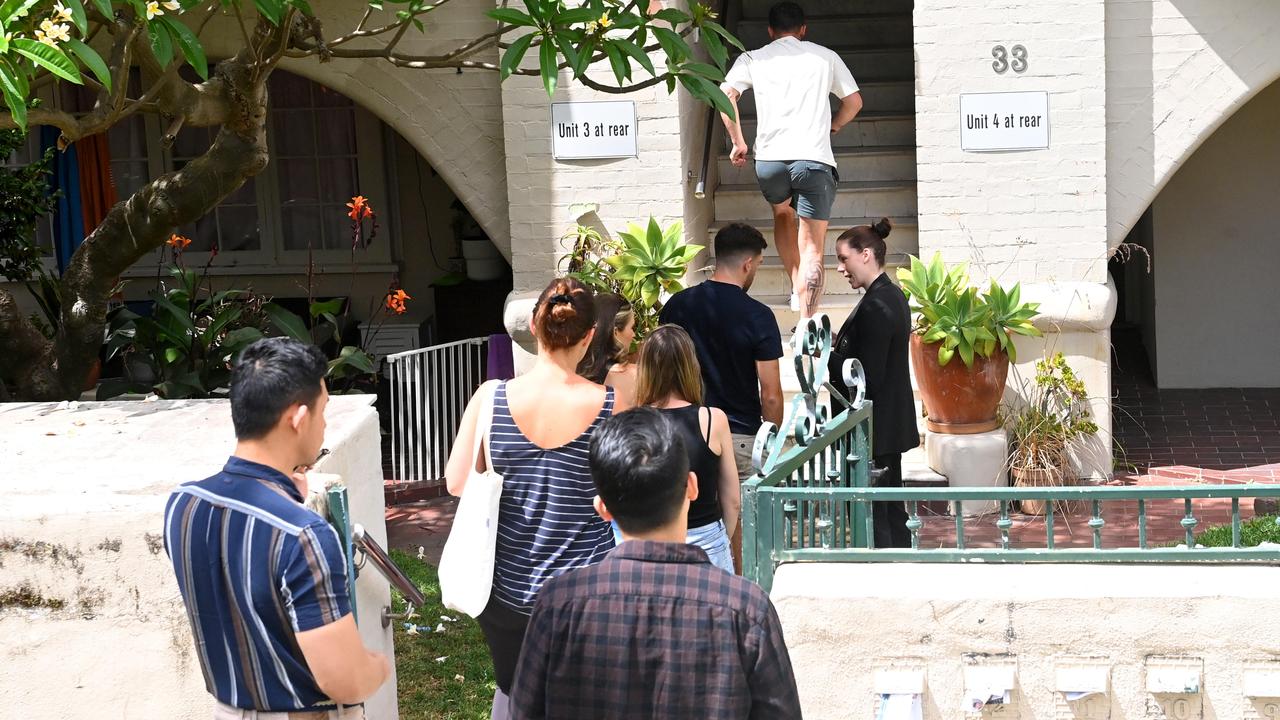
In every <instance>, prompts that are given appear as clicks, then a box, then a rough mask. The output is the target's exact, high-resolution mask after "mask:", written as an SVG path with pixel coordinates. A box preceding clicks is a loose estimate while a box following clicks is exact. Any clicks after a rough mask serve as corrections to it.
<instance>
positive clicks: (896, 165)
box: [718, 145, 916, 185]
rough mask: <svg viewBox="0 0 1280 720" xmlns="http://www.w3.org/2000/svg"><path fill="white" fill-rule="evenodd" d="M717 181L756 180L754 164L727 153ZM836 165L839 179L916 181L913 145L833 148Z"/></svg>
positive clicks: (721, 164) (751, 159)
mask: <svg viewBox="0 0 1280 720" xmlns="http://www.w3.org/2000/svg"><path fill="white" fill-rule="evenodd" d="M718 164H719V171H720V182H721V183H722V184H726V185H734V184H747V183H754V182H756V164H755V162H754V158H751V157H748V158H747V164H746V165H743V166H742V167H734V165H733V163H732V162H730V161H729V157H728V156H727V155H721V156H720V159H719V160H718ZM836 167H837V168H838V169H839V171H840V179H841V180H915V179H916V148H915V146H914V145H888V146H878V147H861V148H841V149H840V150H837V151H836Z"/></svg>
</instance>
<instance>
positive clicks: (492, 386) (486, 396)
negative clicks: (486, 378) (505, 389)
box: [471, 381, 501, 472]
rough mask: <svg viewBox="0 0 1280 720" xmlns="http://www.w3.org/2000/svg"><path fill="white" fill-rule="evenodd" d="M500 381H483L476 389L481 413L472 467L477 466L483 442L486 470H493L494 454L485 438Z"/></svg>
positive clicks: (491, 420) (491, 419)
mask: <svg viewBox="0 0 1280 720" xmlns="http://www.w3.org/2000/svg"><path fill="white" fill-rule="evenodd" d="M498 382H501V381H491V382H486V383H483V384H481V385H480V389H479V390H478V391H476V399H477V400H479V402H480V414H479V415H478V416H476V439H475V442H474V443H473V445H472V448H471V467H472V469H474V468H475V466H476V460H478V459H479V458H480V445H481V443H483V444H484V467H485V470H487V471H488V472H493V454H492V453H491V452H490V451H489V443H487V442H485V438H486V437H487V436H488V435H489V427H490V426H491V425H492V424H493V398H494V394H495V393H496V392H497V388H498Z"/></svg>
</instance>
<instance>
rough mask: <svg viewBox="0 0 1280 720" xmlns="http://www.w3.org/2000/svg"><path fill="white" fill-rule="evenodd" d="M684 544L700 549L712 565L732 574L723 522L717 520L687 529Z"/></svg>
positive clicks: (727, 537)
mask: <svg viewBox="0 0 1280 720" xmlns="http://www.w3.org/2000/svg"><path fill="white" fill-rule="evenodd" d="M685 542H687V543H689V544H690V545H697V546H698V547H700V548H702V549H703V550H704V551H705V552H706V553H707V557H708V558H709V559H710V560H711V564H712V565H715V566H716V567H718V568H720V569H721V570H724V571H726V572H728V573H730V574H732V573H733V553H732V552H731V551H730V550H729V533H727V532H725V529H724V521H723V520H717V521H715V522H713V523H711V524H710V525H703V526H702V527H696V528H689V534H688V535H687V536H686V537H685Z"/></svg>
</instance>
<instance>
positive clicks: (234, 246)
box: [218, 206, 262, 251]
mask: <svg viewBox="0 0 1280 720" xmlns="http://www.w3.org/2000/svg"><path fill="white" fill-rule="evenodd" d="M218 231H219V234H220V235H221V238H222V240H221V242H222V245H221V249H223V250H228V251H235V250H258V249H260V248H261V247H262V233H261V232H260V231H259V229H258V208H257V207H252V206H251V207H244V206H232V207H220V208H218Z"/></svg>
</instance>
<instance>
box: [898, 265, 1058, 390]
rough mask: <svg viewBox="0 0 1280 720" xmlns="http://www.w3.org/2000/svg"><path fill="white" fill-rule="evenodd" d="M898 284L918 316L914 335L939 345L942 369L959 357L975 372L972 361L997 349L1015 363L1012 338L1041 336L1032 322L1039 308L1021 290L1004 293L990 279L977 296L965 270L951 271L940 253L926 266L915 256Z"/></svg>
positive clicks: (1014, 287)
mask: <svg viewBox="0 0 1280 720" xmlns="http://www.w3.org/2000/svg"><path fill="white" fill-rule="evenodd" d="M898 282H899V283H900V284H901V286H902V290H903V292H905V293H906V295H907V298H908V299H909V300H910V301H911V310H912V312H914V313H916V324H915V332H916V333H917V334H919V335H920V336H921V337H920V339H921V340H922V341H924V342H925V343H938V364H939V365H944V366H945V365H946V364H947V363H949V362H951V360H952V358H954V357H955V356H957V355H959V356H960V360H961V362H963V363H964V364H965V367H968V368H972V367H973V361H974V358H977V357H986V358H989V357H991V356H992V355H994V354H995V353H996V352H997V349H999V350H1001V351H1004V352H1005V353H1006V354H1008V356H1009V360H1010V361H1011V362H1017V350H1016V348H1015V347H1014V344H1013V335H1026V336H1031V337H1039V336H1040V334H1041V333H1040V331H1039V330H1038V329H1037V328H1036V327H1035V325H1033V324H1032V323H1031V320H1032V318H1034V317H1035V316H1036V315H1037V314H1038V312H1037V311H1038V310H1039V307H1040V304H1039V303H1024V302H1022V291H1021V288H1020V286H1019V285H1017V284H1015V285H1014V286H1013V287H1012V288H1011V289H1009V290H1007V291H1006V290H1005V289H1004V288H1003V287H1001V286H1000V285H999V284H998V283H997V282H996V281H994V280H992V281H991V285H990V286H989V287H988V288H987V291H986V292H985V293H983V294H979V292H978V289H977V288H975V287H972V286H970V285H969V275H968V272H967V268H966V265H964V264H961V265H958V266H956V267H953V268H951V269H949V270H948V269H947V267H946V264H945V263H943V262H942V255H941V253H934V255H933V258H932V259H930V260H929V262H928V263H925V262H923V261H921V260H920V258H918V257H915V256H912V257H911V265H910V267H906V268H900V269H899V270H898Z"/></svg>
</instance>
